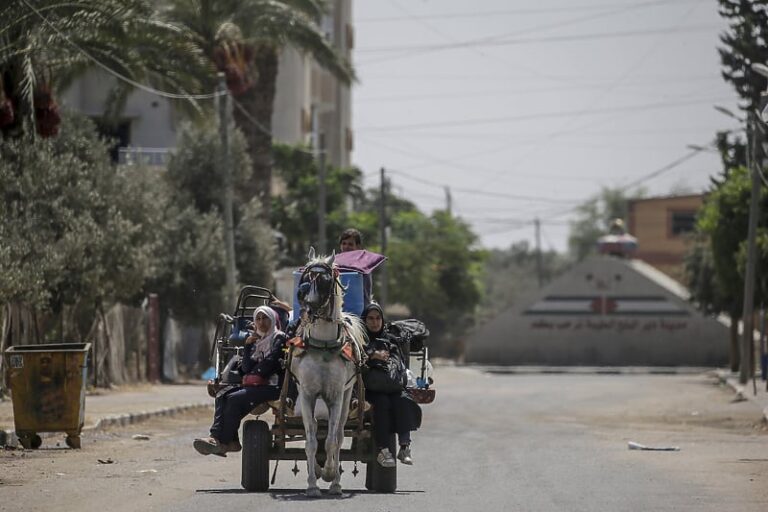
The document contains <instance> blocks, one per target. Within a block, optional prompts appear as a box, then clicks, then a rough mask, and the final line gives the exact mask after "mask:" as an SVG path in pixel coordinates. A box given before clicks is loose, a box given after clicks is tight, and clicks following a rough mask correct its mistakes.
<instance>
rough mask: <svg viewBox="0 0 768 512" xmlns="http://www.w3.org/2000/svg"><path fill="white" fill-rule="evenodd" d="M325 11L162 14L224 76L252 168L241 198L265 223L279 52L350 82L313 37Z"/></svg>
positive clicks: (284, 6) (194, 0)
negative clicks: (250, 200) (294, 52)
mask: <svg viewBox="0 0 768 512" xmlns="http://www.w3.org/2000/svg"><path fill="white" fill-rule="evenodd" d="M325 8H326V6H325V2H324V1H323V0H170V4H169V9H168V11H167V13H166V16H167V19H169V20H172V21H173V22H176V23H180V24H183V25H184V26H185V27H186V28H188V29H189V30H190V31H192V32H194V33H195V34H196V37H197V44H198V45H199V47H200V48H202V50H203V53H204V54H205V55H206V56H207V57H208V58H209V59H210V60H211V61H212V62H213V63H214V64H215V65H216V67H217V69H218V70H219V71H223V72H224V73H225V74H226V77H227V86H228V88H229V90H230V92H231V94H232V96H233V97H234V99H235V101H237V103H238V108H235V110H234V120H235V124H236V126H237V127H238V128H239V129H240V130H241V131H242V132H243V134H244V135H245V136H246V140H247V141H248V152H249V154H250V156H251V160H252V162H253V178H252V180H251V183H252V187H251V189H250V190H249V191H246V192H247V194H248V196H249V197H254V196H255V197H258V198H259V199H260V200H261V202H262V205H263V209H264V214H265V215H264V216H265V217H267V218H268V216H269V215H268V212H269V209H270V206H271V197H270V184H271V181H272V135H271V128H272V112H273V107H274V100H275V83H276V79H277V70H278V52H279V50H280V49H281V48H283V47H286V46H293V47H295V48H297V49H298V50H301V51H304V52H306V53H308V54H310V55H311V56H312V57H314V59H315V61H316V62H317V63H318V64H319V65H320V66H322V67H323V68H325V69H327V70H329V71H330V72H331V73H332V74H333V75H334V76H335V77H337V78H338V79H339V80H341V81H342V82H344V83H347V84H348V83H350V82H351V81H352V80H354V71H353V69H352V67H351V65H350V64H349V63H348V62H347V61H346V60H345V59H344V58H343V57H342V56H340V55H339V54H338V53H337V52H336V50H334V48H333V47H332V46H331V45H330V44H329V43H328V41H326V39H325V38H324V37H323V35H322V34H321V33H320V32H319V31H318V27H317V20H319V19H320V17H321V16H322V15H323V13H324V12H325ZM211 78H212V77H211ZM212 84H213V82H211V86H212ZM240 107H242V110H241V109H240ZM254 121H256V122H254Z"/></svg>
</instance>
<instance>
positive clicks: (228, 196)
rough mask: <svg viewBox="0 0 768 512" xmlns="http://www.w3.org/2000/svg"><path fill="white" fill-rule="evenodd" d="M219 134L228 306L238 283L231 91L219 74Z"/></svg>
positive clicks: (232, 300) (222, 76)
mask: <svg viewBox="0 0 768 512" xmlns="http://www.w3.org/2000/svg"><path fill="white" fill-rule="evenodd" d="M219 94H220V96H219V97H218V98H219V134H220V136H221V158H220V159H219V163H220V165H221V170H222V173H221V174H222V177H223V180H224V205H223V206H224V251H225V257H226V265H225V267H226V285H227V299H226V301H225V303H226V304H234V300H235V282H236V281H237V276H236V272H237V269H236V268H235V234H234V219H233V217H232V203H233V191H232V169H231V164H230V157H229V153H230V151H229V112H230V108H229V91H228V90H227V82H226V79H225V77H224V73H219Z"/></svg>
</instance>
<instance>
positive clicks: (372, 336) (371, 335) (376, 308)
mask: <svg viewBox="0 0 768 512" xmlns="http://www.w3.org/2000/svg"><path fill="white" fill-rule="evenodd" d="M371 311H378V312H379V314H380V315H381V330H379V331H378V332H372V331H371V330H370V329H368V324H365V332H366V334H368V339H369V340H373V339H376V338H378V337H379V336H381V333H383V332H384V310H383V309H381V306H379V305H378V304H377V303H375V302H371V303H370V304H368V305H367V306H365V309H363V312H362V313H361V314H360V318H362V319H363V322H365V318H366V317H367V316H368V313H370V312H371Z"/></svg>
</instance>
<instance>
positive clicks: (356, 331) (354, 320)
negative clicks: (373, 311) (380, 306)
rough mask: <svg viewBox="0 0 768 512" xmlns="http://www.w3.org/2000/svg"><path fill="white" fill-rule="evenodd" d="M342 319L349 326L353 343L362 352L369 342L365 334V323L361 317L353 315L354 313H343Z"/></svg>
mask: <svg viewBox="0 0 768 512" xmlns="http://www.w3.org/2000/svg"><path fill="white" fill-rule="evenodd" d="M341 319H342V320H343V321H344V324H345V325H346V326H347V332H348V333H349V337H350V338H351V341H352V342H353V343H354V344H355V345H357V347H358V348H359V349H360V351H361V352H362V350H363V348H364V347H365V344H366V343H367V342H368V337H367V336H366V334H365V324H363V321H362V320H361V319H360V317H359V316H357V315H353V314H352V313H346V312H344V313H342V314H341Z"/></svg>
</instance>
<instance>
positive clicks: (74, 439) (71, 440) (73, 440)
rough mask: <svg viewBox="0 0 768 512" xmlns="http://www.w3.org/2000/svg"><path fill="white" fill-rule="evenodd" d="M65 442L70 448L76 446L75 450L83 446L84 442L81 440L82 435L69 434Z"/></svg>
mask: <svg viewBox="0 0 768 512" xmlns="http://www.w3.org/2000/svg"><path fill="white" fill-rule="evenodd" d="M64 442H65V443H67V446H69V447H70V448H74V449H75V450H79V449H80V448H82V443H81V442H80V436H67V438H66V439H64Z"/></svg>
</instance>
